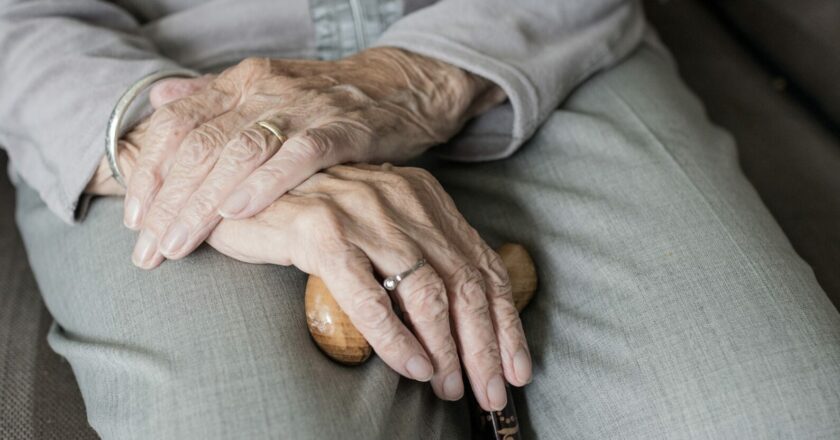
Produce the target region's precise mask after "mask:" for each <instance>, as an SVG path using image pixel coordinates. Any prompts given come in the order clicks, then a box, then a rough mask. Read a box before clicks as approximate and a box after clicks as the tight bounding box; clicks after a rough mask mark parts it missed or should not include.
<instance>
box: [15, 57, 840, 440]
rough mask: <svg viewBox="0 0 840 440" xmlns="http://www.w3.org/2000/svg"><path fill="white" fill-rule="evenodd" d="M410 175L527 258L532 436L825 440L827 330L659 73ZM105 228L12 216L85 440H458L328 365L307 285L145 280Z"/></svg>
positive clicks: (777, 233)
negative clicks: (501, 156) (422, 178)
mask: <svg viewBox="0 0 840 440" xmlns="http://www.w3.org/2000/svg"><path fill="white" fill-rule="evenodd" d="M421 165H422V166H425V167H428V168H429V169H430V170H432V172H433V173H434V174H435V175H436V176H437V177H438V178H439V179H440V180H441V181H442V182H443V184H444V186H445V187H446V188H447V190H448V191H450V193H451V194H452V196H453V197H454V199H455V200H456V202H457V204H458V206H459V207H460V209H461V210H462V211H463V213H464V215H465V216H466V217H467V219H468V220H469V221H470V222H471V223H472V224H473V225H475V226H476V227H477V229H478V230H479V231H480V232H481V233H482V234H483V236H484V237H485V238H486V239H487V240H488V242H490V243H491V244H492V245H497V244H500V243H502V242H518V243H522V244H524V245H525V246H526V247H527V248H528V249H529V250H530V251H531V252H532V253H533V255H534V257H535V260H536V263H537V267H538V271H539V273H540V286H541V287H540V289H539V291H538V292H537V296H536V298H535V301H534V302H533V303H532V304H531V305H530V306H529V308H528V309H526V311H525V312H524V314H523V319H524V323H525V330H526V333H527V335H528V338H529V341H530V347H531V350H532V353H533V355H534V361H535V367H534V371H535V380H534V382H533V383H532V384H531V385H529V386H528V387H527V388H526V389H525V390H524V392H522V393H517V396H516V398H517V404H518V407H519V410H520V413H521V415H522V416H523V417H524V418H525V419H526V420H525V421H524V422H523V423H524V426H523V429H524V432H525V434H526V435H527V436H528V437H530V438H543V439H564V438H568V439H587V438H592V439H604V438H624V439H626V438H638V439H652V438H668V439H689V438H692V439H694V438H715V439H720V438H733V439H742V438H785V439H787V438H809V439H810V438H839V437H840V315H838V313H837V311H836V310H835V308H834V307H833V306H832V304H831V303H830V302H829V300H828V299H827V298H826V296H825V294H824V292H823V291H821V289H820V287H819V285H818V284H817V282H816V280H815V278H814V276H813V273H812V271H811V269H810V268H809V267H808V266H807V265H806V264H805V263H804V262H803V261H802V260H801V259H800V258H799V257H798V256H797V255H796V253H795V252H794V251H793V249H792V248H791V246H790V244H789V242H788V241H787V239H786V238H785V236H784V235H783V234H782V232H781V230H780V229H779V227H778V226H777V224H776V223H775V222H774V220H773V219H772V218H771V216H770V214H769V213H768V211H767V210H766V209H765V207H764V206H763V205H762V203H761V201H760V200H759V198H758V196H757V195H756V192H755V191H754V190H753V188H752V187H751V186H750V185H749V183H748V182H747V181H746V180H745V179H744V177H743V176H742V173H741V171H740V170H739V167H738V164H737V158H736V151H735V147H734V145H733V141H732V139H731V138H730V136H728V135H727V134H726V133H725V132H723V131H721V130H719V129H718V128H716V127H714V126H713V125H712V124H711V123H710V122H709V121H708V119H707V117H706V116H705V114H704V112H703V109H702V108H701V105H700V104H699V102H698V101H697V99H696V98H695V97H694V96H692V95H691V93H690V92H688V91H687V90H686V88H685V87H684V85H683V84H682V83H681V82H680V80H679V79H678V76H677V74H676V72H675V69H674V68H673V66H672V64H671V61H670V59H669V58H668V55H667V54H665V53H664V52H662V51H660V50H658V49H654V48H652V47H650V46H645V47H642V48H641V49H639V50H638V51H637V52H636V53H635V54H634V55H633V56H632V57H630V58H629V59H627V60H626V61H624V62H623V63H622V64H620V65H618V66H617V67H615V68H613V69H611V70H609V71H607V72H604V73H601V74H599V75H597V76H596V77H594V78H592V79H590V80H589V81H587V82H586V83H585V84H584V85H583V86H582V87H580V88H579V89H578V90H577V91H576V92H575V93H574V94H573V96H571V97H570V99H568V101H567V102H566V103H565V104H564V106H563V107H562V108H561V109H558V110H557V111H555V112H554V113H553V114H552V115H551V117H550V118H549V120H548V121H547V122H546V123H545V124H544V126H543V127H542V128H541V129H540V131H539V133H538V134H537V135H536V137H534V138H533V139H532V140H531V141H530V142H529V143H528V144H527V145H526V146H525V147H524V148H523V149H522V150H521V151H520V152H519V153H517V154H516V155H515V156H514V157H512V158H510V159H508V160H503V161H497V162H492V163H482V164H459V163H449V162H444V161H439V160H436V159H434V158H431V157H429V158H424V159H423V160H421ZM121 207H122V203H121V201H120V200H119V199H115V198H100V199H97V200H95V201H94V203H93V205H92V207H91V210H90V212H89V215H88V218H87V219H86V220H85V221H84V222H83V223H82V224H81V225H78V226H67V225H65V224H63V223H62V222H61V221H60V220H59V219H58V218H57V217H55V216H54V215H53V214H51V213H50V212H49V211H48V210H47V208H46V207H45V206H44V204H43V203H42V202H41V201H40V200H39V199H38V198H37V196H36V195H35V194H34V193H33V192H32V191H31V190H29V189H27V188H25V187H23V188H21V189H20V191H19V203H18V211H17V214H18V221H19V226H20V229H21V231H22V233H23V236H24V240H25V243H26V246H27V249H28V252H29V258H30V260H31V263H32V267H33V269H34V271H35V274H36V277H37V280H38V283H39V285H40V288H41V290H42V293H43V296H44V299H45V301H46V303H47V306H48V307H49V310H50V311H51V312H52V314H53V315H54V317H55V320H56V325H55V326H54V328H53V329H52V331H51V333H50V336H49V341H50V343H51V344H52V347H53V348H54V349H55V350H56V351H57V352H58V353H59V354H61V355H63V356H64V357H66V358H67V359H68V360H69V362H70V364H71V365H72V367H73V371H74V372H75V374H76V377H77V379H78V382H79V386H80V387H81V390H82V394H83V396H84V400H85V404H86V406H87V412H88V417H89V421H90V423H91V424H92V425H93V427H94V428H95V429H96V430H97V431H98V432H99V434H100V435H102V437H104V438H119V439H126V438H138V439H148V438H155V439H190V438H195V439H221V438H225V439H227V438H248V439H262V438H312V439H327V438H360V439H361V438H364V439H368V438H383V439H416V438H465V437H468V436H469V432H468V427H467V424H466V422H465V420H466V419H465V414H466V408H465V404H464V403H463V402H461V403H443V402H441V401H439V400H438V399H436V398H435V397H434V396H433V394H432V392H431V390H430V388H429V387H428V386H427V385H425V384H420V383H416V382H412V381H408V380H401V379H400V378H399V377H398V376H397V375H396V374H395V373H393V372H392V371H390V370H389V369H388V368H387V367H386V366H385V365H384V364H383V363H382V362H380V361H379V360H378V359H375V358H374V359H373V360H371V361H370V362H368V363H367V364H366V365H364V366H362V367H358V368H346V367H342V366H339V365H336V364H334V363H332V362H330V361H329V360H327V359H326V358H325V357H324V355H322V354H321V353H320V352H319V351H318V350H317V349H316V347H315V346H314V344H313V343H312V342H311V341H310V339H309V337H308V335H307V331H306V324H305V319H304V314H303V296H302V293H303V288H304V281H305V275H304V274H303V273H301V272H299V271H298V270H296V269H294V268H286V267H275V266H267V265H248V264H244V263H239V262H237V261H233V260H231V259H228V258H226V257H224V256H222V255H220V254H218V253H216V252H215V251H213V250H212V249H210V248H208V247H202V248H200V249H199V250H198V251H197V252H196V253H195V254H194V255H192V256H190V257H188V258H186V259H184V260H182V261H178V262H166V263H164V264H163V266H162V267H160V268H159V269H157V270H154V271H152V272H144V271H142V270H139V269H136V268H134V267H133V266H132V265H131V263H130V261H129V255H130V253H131V247H132V244H133V239H134V234H133V233H132V232H130V231H128V230H126V229H125V228H123V227H122V225H121V220H120V219H121Z"/></svg>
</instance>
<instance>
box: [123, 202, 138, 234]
mask: <svg viewBox="0 0 840 440" xmlns="http://www.w3.org/2000/svg"><path fill="white" fill-rule="evenodd" d="M123 224H125V227H127V228H131V229H134V228H136V227H137V226H138V225H139V224H140V199H138V198H137V197H134V196H131V197H129V198H128V199H126V201H125V217H123Z"/></svg>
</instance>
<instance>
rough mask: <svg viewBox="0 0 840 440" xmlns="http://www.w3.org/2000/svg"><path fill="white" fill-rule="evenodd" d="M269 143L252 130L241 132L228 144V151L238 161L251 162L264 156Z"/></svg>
mask: <svg viewBox="0 0 840 440" xmlns="http://www.w3.org/2000/svg"><path fill="white" fill-rule="evenodd" d="M267 150H268V144H267V142H266V141H265V138H264V137H263V136H260V135H259V134H258V133H255V132H254V131H252V130H245V131H243V132H241V133H239V134H238V135H237V136H236V138H235V139H234V140H233V142H231V144H230V145H229V146H228V148H227V151H226V153H227V154H228V155H229V156H230V158H231V159H233V160H235V161H237V162H251V161H253V160H256V159H258V158H260V157H263V156H264V154H265V152H266V151H267Z"/></svg>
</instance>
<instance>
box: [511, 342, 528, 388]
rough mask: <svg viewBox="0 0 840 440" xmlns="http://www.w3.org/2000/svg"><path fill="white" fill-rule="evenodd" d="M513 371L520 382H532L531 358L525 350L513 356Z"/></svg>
mask: <svg viewBox="0 0 840 440" xmlns="http://www.w3.org/2000/svg"><path fill="white" fill-rule="evenodd" d="M513 371H514V373H516V378H517V379H519V382H521V383H523V384H527V383H530V382H531V356H530V355H529V354H528V350H525V349H524V348H523V349H521V350H519V351H518V352H516V355H515V356H513Z"/></svg>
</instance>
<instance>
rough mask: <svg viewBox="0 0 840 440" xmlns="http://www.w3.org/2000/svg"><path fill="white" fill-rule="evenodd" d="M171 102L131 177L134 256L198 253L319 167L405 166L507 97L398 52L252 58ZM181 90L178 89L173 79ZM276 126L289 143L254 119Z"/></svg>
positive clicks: (146, 259)
mask: <svg viewBox="0 0 840 440" xmlns="http://www.w3.org/2000/svg"><path fill="white" fill-rule="evenodd" d="M204 81H207V82H209V84H207V85H206V87H204V88H203V89H201V90H200V91H198V92H197V93H194V94H192V95H190V96H188V97H185V98H183V99H179V100H176V101H173V102H170V103H167V104H165V105H163V106H162V107H161V108H159V109H158V110H157V111H156V112H155V113H154V114H153V115H152V118H151V121H150V122H149V126H148V135H149V138H150V139H151V142H150V143H149V144H147V145H145V146H144V148H143V149H142V150H141V151H140V153H139V156H138V158H137V169H136V170H135V173H134V175H133V176H132V177H131V179H130V180H129V181H128V193H127V195H126V203H125V218H124V222H125V224H126V226H128V227H129V228H132V229H139V230H141V231H142V233H141V234H140V235H139V238H138V242H137V245H136V247H135V250H134V254H133V261H134V263H135V264H136V265H138V266H139V267H142V268H145V269H150V268H153V267H155V266H157V265H158V264H160V263H161V262H162V261H163V259H164V257H166V258H170V259H177V258H182V257H184V256H186V255H187V254H189V253H190V252H192V250H193V249H195V248H196V247H197V246H198V245H199V244H200V243H201V242H203V241H204V239H205V238H206V237H207V236H208V235H209V234H210V232H211V231H212V230H213V227H214V226H215V225H216V223H218V222H219V220H220V219H221V218H222V217H227V218H247V217H250V216H253V215H254V214H256V213H258V212H260V211H262V210H263V209H265V208H266V207H267V206H268V205H269V204H270V203H272V202H273V201H274V200H276V199H277V198H278V197H279V196H281V195H282V194H284V193H285V192H286V191H289V190H290V189H292V188H294V187H295V186H297V185H298V184H299V183H301V182H302V181H303V180H305V179H306V178H308V177H309V176H311V175H312V174H314V173H315V172H317V171H318V170H320V169H323V168H326V167H329V166H331V165H335V164H340V163H348V162H371V163H379V162H384V161H401V160H405V159H409V158H411V157H414V156H417V155H418V154H420V153H422V152H423V151H425V150H426V149H428V148H429V147H430V146H432V145H435V144H439V143H442V142H444V141H446V140H447V139H449V138H450V137H451V136H453V135H454V134H455V133H456V132H457V131H458V130H459V129H460V128H461V126H462V125H463V124H464V123H465V121H466V120H467V119H468V118H470V117H471V116H473V115H475V114H477V113H480V112H482V111H484V110H486V109H487V108H489V107H491V106H492V105H495V104H497V103H498V102H500V101H501V100H502V99H504V94H503V93H502V92H501V91H500V90H499V89H498V88H497V87H496V86H495V85H493V84H492V83H491V82H489V81H487V80H485V79H483V78H481V77H479V76H475V75H472V74H470V73H467V72H465V71H463V70H461V69H459V68H457V67H454V66H451V65H449V64H446V63H443V62H440V61H437V60H434V59H431V58H427V57H423V56H420V55H417V54H413V53H410V52H406V51H402V50H399V49H394V48H375V49H369V50H366V51H363V52H361V53H359V54H357V55H354V56H351V57H348V58H345V59H342V60H338V61H311V60H269V59H258V58H252V59H246V60H244V61H242V62H241V63H240V64H239V65H237V66H234V67H232V68H230V69H228V70H227V71H225V72H223V73H222V74H221V75H219V76H218V77H216V78H205V79H204ZM174 84H177V83H174ZM261 120H268V121H271V122H273V123H274V124H275V125H276V126H278V127H279V128H280V129H281V130H282V131H283V132H284V134H286V135H287V136H288V140H287V141H286V142H285V143H284V144H283V145H282V148H280V147H281V142H280V141H279V140H278V139H277V137H275V136H274V135H272V134H271V133H270V132H269V131H268V130H266V129H264V128H261V127H258V126H256V125H255V124H256V123H257V122H258V121H261Z"/></svg>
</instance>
